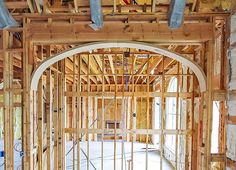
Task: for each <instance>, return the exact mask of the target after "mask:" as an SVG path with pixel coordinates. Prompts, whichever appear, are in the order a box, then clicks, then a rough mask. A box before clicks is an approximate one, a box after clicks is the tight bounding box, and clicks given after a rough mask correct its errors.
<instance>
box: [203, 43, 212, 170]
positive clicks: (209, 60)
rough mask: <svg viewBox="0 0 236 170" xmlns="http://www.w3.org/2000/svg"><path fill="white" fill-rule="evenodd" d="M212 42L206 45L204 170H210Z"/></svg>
mask: <svg viewBox="0 0 236 170" xmlns="http://www.w3.org/2000/svg"><path fill="white" fill-rule="evenodd" d="M213 46H214V43H213V41H209V42H208V43H207V50H208V55H207V93H206V101H207V102H206V105H207V138H206V146H205V158H206V166H205V167H206V170H208V169H210V164H211V132H212V111H213V110H212V109H213V108H212V106H213V103H212V75H213V74H212V72H213V67H212V62H213V55H214V53H213Z"/></svg>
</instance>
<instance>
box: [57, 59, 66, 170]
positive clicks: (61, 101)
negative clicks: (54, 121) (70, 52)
mask: <svg viewBox="0 0 236 170" xmlns="http://www.w3.org/2000/svg"><path fill="white" fill-rule="evenodd" d="M59 69H60V71H61V74H59V77H58V78H59V79H58V106H59V113H58V169H59V170H64V169H65V164H66V163H65V134H64V131H63V129H64V127H65V97H64V96H63V93H64V91H65V75H64V73H65V61H64V60H62V61H60V62H59Z"/></svg>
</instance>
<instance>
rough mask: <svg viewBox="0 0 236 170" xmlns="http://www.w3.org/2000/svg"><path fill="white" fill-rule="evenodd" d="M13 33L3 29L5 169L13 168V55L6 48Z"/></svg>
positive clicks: (9, 44)
mask: <svg viewBox="0 0 236 170" xmlns="http://www.w3.org/2000/svg"><path fill="white" fill-rule="evenodd" d="M12 36H13V35H12V34H11V35H10V33H9V32H8V31H6V30H3V38H2V40H3V42H2V43H3V51H4V52H3V68H4V69H3V90H4V151H5V167H4V168H5V169H12V170H13V169H14V151H13V146H14V124H13V117H14V116H13V92H12V88H13V84H12V83H13V56H12V55H10V54H9V53H8V52H6V50H7V49H8V48H9V47H10V46H11V44H12V38H13V37H12Z"/></svg>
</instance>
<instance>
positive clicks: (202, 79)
mask: <svg viewBox="0 0 236 170" xmlns="http://www.w3.org/2000/svg"><path fill="white" fill-rule="evenodd" d="M102 48H136V49H140V50H146V51H150V52H153V53H157V54H161V55H164V56H166V57H169V58H171V59H174V60H176V61H178V62H180V63H182V64H183V65H185V66H187V67H189V68H190V69H191V70H192V71H193V72H194V74H195V75H196V77H197V79H198V82H199V86H200V90H201V92H204V91H206V87H207V86H206V75H205V73H204V72H203V70H202V68H201V67H200V66H199V65H198V64H197V63H196V62H194V61H192V60H190V59H188V58H187V57H185V56H182V55H180V54H177V53H174V52H172V51H169V50H167V49H164V48H161V47H157V46H153V45H151V44H148V43H140V42H132V41H131V42H95V43H87V44H83V45H80V46H76V47H74V48H71V49H69V50H66V51H64V52H61V53H58V54H56V55H54V56H51V57H48V58H47V59H45V60H44V61H43V62H42V63H41V64H40V65H39V66H38V67H37V68H36V69H35V71H34V72H33V74H32V78H31V85H30V88H31V90H37V86H38V81H39V79H40V77H41V75H42V74H43V72H44V71H45V70H46V69H47V68H48V67H49V66H51V65H53V64H55V63H56V62H58V61H60V60H63V59H65V58H67V57H70V56H73V55H75V54H78V53H82V52H87V51H92V50H95V49H102Z"/></svg>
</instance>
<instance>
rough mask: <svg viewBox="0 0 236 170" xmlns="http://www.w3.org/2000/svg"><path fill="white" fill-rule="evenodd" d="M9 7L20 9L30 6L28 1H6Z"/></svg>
mask: <svg viewBox="0 0 236 170" xmlns="http://www.w3.org/2000/svg"><path fill="white" fill-rule="evenodd" d="M5 4H6V6H7V8H9V9H16V8H18V9H20V8H28V7H29V6H28V3H27V1H12V2H11V1H6V2H5Z"/></svg>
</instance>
